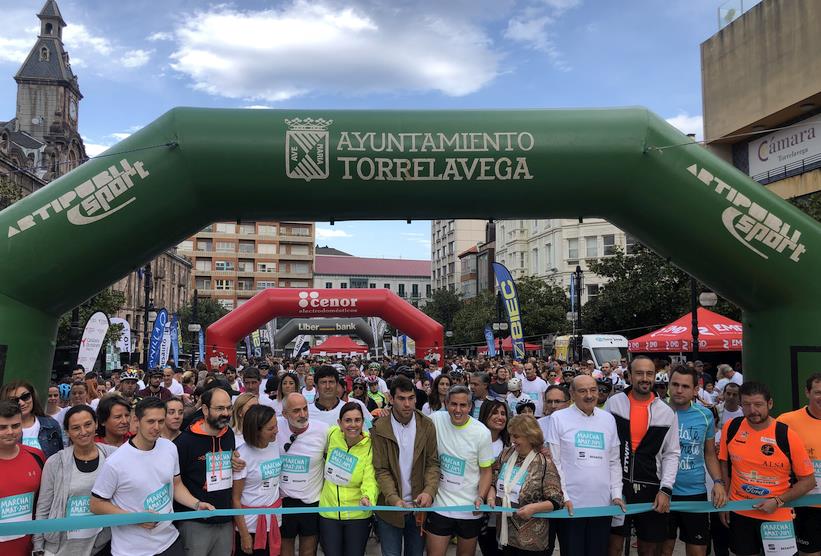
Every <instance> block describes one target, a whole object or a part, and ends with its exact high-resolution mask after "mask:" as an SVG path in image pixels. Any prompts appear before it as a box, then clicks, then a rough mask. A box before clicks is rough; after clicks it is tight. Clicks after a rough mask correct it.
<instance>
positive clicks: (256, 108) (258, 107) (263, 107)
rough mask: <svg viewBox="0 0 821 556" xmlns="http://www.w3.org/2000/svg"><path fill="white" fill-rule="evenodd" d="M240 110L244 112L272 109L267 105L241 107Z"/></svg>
mask: <svg viewBox="0 0 821 556" xmlns="http://www.w3.org/2000/svg"><path fill="white" fill-rule="evenodd" d="M242 108H245V109H246V110H270V109H271V108H272V107H271V106H268V105H267V104H251V105H249V106H243V107H242Z"/></svg>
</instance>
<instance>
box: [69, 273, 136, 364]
mask: <svg viewBox="0 0 821 556" xmlns="http://www.w3.org/2000/svg"><path fill="white" fill-rule="evenodd" d="M123 303H125V294H123V292H121V291H117V290H114V289H111V288H106V289H104V290H103V291H101V292H100V293H98V294H96V295H94V296H92V297H91V298H90V299H89V300H87V301H86V302H85V303H82V304H81V305H80V307H79V310H80V318H79V323H80V327H81V328H82V327H83V326H85V323H86V321H88V318H89V317H90V316H91V315H93V314H94V313H96V312H97V311H102V312H103V313H105V314H106V315H108V316H109V317H110V316H111V315H113V314H115V313H116V312H117V311H119V310H120V308H121V307H122V306H123ZM122 331H123V326H122V325H121V324H114V325H112V326H111V327H110V328H109V329H108V333H107V334H106V337H105V342H104V343H103V348H102V350H105V347H106V344H107V343H108V342H116V341H117V340H118V339H119V338H120V334H122ZM70 332H71V311H69V312H67V313H64V314H63V315H62V316H61V317H60V321H59V322H58V324H57V345H58V346H70V345H71V338H70ZM80 334H82V330H81V331H80ZM77 341H79V338H78V339H77V340H75V342H77Z"/></svg>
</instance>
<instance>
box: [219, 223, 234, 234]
mask: <svg viewBox="0 0 821 556" xmlns="http://www.w3.org/2000/svg"><path fill="white" fill-rule="evenodd" d="M236 231H237V227H236V225H235V224H230V223H228V222H217V232H218V233H220V234H233V233H236Z"/></svg>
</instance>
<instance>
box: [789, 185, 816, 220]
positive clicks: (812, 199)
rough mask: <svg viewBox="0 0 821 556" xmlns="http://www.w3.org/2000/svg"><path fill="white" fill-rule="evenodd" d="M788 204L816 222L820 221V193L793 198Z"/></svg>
mask: <svg viewBox="0 0 821 556" xmlns="http://www.w3.org/2000/svg"><path fill="white" fill-rule="evenodd" d="M790 202H791V203H792V204H794V205H795V206H796V207H798V208H799V209H801V210H803V211H804V212H806V213H807V214H809V215H810V216H812V217H813V218H815V219H816V220H821V191H816V192H815V193H811V194H810V195H803V196H801V197H795V198H793V199H790Z"/></svg>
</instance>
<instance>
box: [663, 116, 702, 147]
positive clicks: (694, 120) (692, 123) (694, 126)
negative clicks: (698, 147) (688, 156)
mask: <svg viewBox="0 0 821 556" xmlns="http://www.w3.org/2000/svg"><path fill="white" fill-rule="evenodd" d="M667 123H668V124H670V125H671V126H673V127H675V128H676V129H678V130H679V131H680V132H682V133H684V134H685V135H686V134H690V133H695V134H696V141H701V140H702V139H704V118H703V117H701V116H690V115H689V114H688V113H687V112H679V113H678V114H677V115H676V116H673V117H672V118H667Z"/></svg>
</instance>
